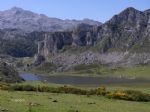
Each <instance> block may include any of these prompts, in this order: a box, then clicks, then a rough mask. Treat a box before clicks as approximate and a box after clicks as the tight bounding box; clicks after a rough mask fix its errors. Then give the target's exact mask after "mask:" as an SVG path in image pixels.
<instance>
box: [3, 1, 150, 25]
mask: <svg viewBox="0 0 150 112" xmlns="http://www.w3.org/2000/svg"><path fill="white" fill-rule="evenodd" d="M14 6H17V7H21V8H23V9H27V10H31V11H34V12H36V13H39V14H46V15H47V16H49V17H56V18H60V19H83V18H90V19H94V20H98V21H101V22H105V21H107V20H108V19H110V18H111V17H112V16H113V15H115V14H117V13H119V12H121V11H122V10H124V9H125V8H127V7H134V8H136V9H138V10H141V11H143V10H146V9H150V0H1V3H0V10H6V9H10V8H11V7H14Z"/></svg>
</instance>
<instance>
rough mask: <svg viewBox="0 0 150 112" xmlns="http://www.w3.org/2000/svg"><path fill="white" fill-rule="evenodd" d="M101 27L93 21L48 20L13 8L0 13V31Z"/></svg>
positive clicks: (45, 17) (39, 15) (41, 15)
mask: <svg viewBox="0 0 150 112" xmlns="http://www.w3.org/2000/svg"><path fill="white" fill-rule="evenodd" d="M81 23H85V24H90V25H94V26H95V25H96V26H97V25H101V23H100V22H98V21H94V20H81V21H79V20H75V21H74V20H61V19H57V18H50V17H48V16H46V15H43V14H37V13H34V12H31V11H28V10H24V9H22V8H18V7H13V8H11V9H9V10H5V11H0V29H21V30H23V31H26V32H33V31H38V32H40V31H48V32H55V31H65V30H68V29H70V30H72V29H73V28H74V27H75V26H77V25H78V24H81Z"/></svg>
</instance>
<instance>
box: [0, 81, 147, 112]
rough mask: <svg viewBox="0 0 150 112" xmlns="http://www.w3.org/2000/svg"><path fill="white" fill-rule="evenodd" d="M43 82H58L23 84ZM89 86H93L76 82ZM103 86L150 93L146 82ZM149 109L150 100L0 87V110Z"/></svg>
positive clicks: (103, 111) (114, 111)
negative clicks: (129, 99) (3, 88)
mask: <svg viewBox="0 0 150 112" xmlns="http://www.w3.org/2000/svg"><path fill="white" fill-rule="evenodd" d="M26 84H30V85H35V86H36V85H41V86H42V85H43V86H44V85H47V86H51V87H60V86H62V85H58V84H43V83H40V82H34V83H33V82H25V83H23V85H26ZM77 88H82V89H91V88H94V87H89V86H87V87H85V86H79V87H77ZM106 88H107V90H109V91H114V90H139V91H142V92H144V93H150V88H149V85H147V84H145V85H119V86H118V85H106ZM29 104H31V105H32V106H31V105H29ZM2 110H3V111H4V112H150V102H134V101H124V100H116V99H108V98H106V97H103V96H96V95H91V96H87V95H75V94H63V93H46V92H29V91H28V92H27V91H26V92H25V91H2V90H1V91H0V112H1V111H2Z"/></svg>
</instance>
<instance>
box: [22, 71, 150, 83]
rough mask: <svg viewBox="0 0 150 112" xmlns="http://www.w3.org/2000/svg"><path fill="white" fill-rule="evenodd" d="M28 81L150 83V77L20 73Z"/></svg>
mask: <svg viewBox="0 0 150 112" xmlns="http://www.w3.org/2000/svg"><path fill="white" fill-rule="evenodd" d="M20 76H21V77H22V78H23V79H24V80H26V81H44V80H46V81H47V82H49V83H56V84H70V85H100V84H132V83H150V79H138V78H137V79H127V78H117V77H81V76H40V75H34V74H30V73H25V74H20Z"/></svg>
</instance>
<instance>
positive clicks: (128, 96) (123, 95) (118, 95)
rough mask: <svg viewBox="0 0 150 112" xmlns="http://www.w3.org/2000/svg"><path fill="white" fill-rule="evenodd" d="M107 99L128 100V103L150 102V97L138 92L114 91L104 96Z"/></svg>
mask: <svg viewBox="0 0 150 112" xmlns="http://www.w3.org/2000/svg"><path fill="white" fill-rule="evenodd" d="M106 96H107V97H108V98H114V99H121V100H128V101H140V102H148V101H150V95H149V94H144V93H142V92H140V91H133V90H127V91H115V92H111V93H109V94H107V95H106Z"/></svg>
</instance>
